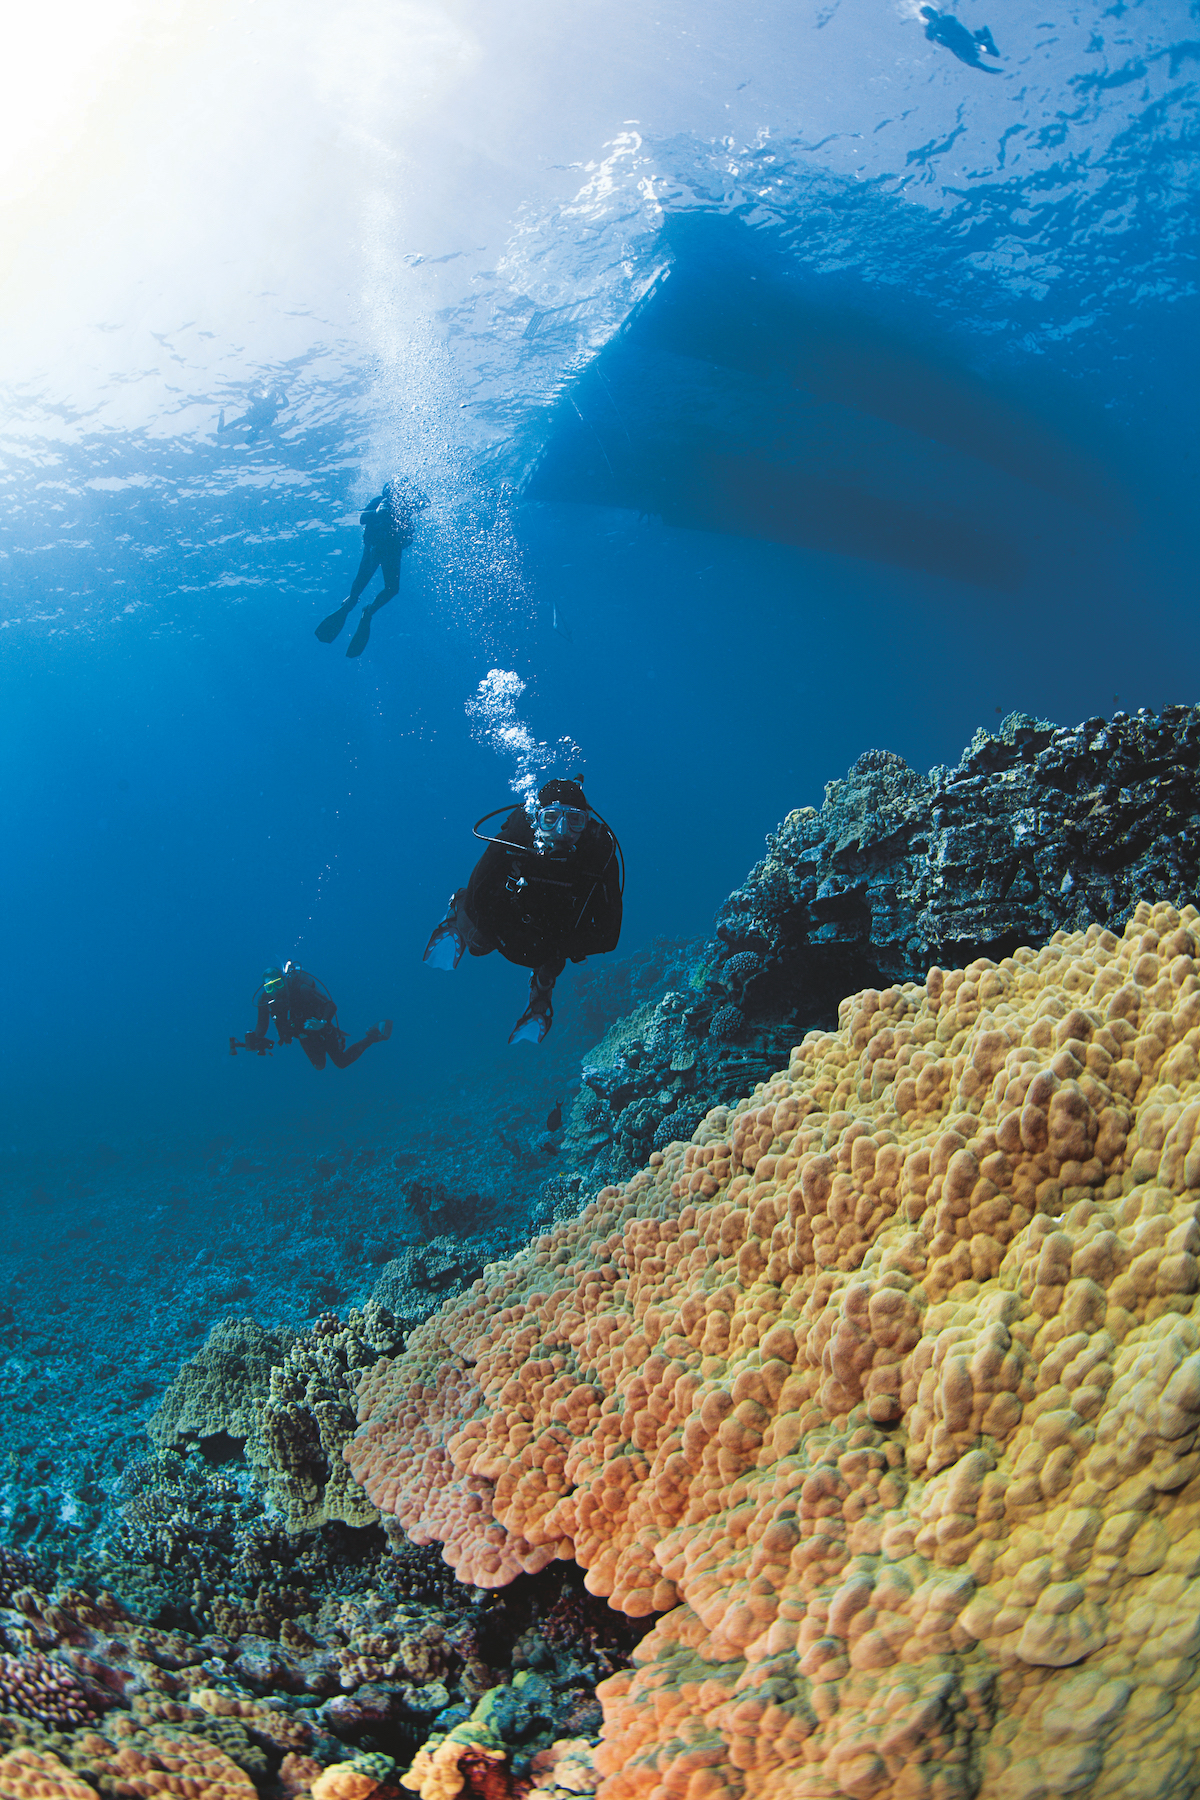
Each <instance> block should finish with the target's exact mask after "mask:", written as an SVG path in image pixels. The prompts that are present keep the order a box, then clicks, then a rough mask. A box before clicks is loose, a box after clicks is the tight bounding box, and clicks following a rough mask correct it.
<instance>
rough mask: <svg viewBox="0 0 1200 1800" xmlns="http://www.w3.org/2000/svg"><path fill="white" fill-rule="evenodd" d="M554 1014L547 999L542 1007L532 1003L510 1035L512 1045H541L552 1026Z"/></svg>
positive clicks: (509, 1039)
mask: <svg viewBox="0 0 1200 1800" xmlns="http://www.w3.org/2000/svg"><path fill="white" fill-rule="evenodd" d="M553 1023H554V1013H553V1011H552V1009H551V1006H550V1002H549V999H548V998H547V999H546V1000H545V1001H544V1002H543V1003H542V1005H541V1006H538V1005H537V1004H536V1003H534V1002H531V1003H530V1004H529V1005H528V1006H527V1007H526V1008H525V1011H524V1012H523V1013H522V1014H521V1016H520V1018H519V1019H518V1020H517V1022H516V1024H515V1025H514V1026H513V1028H512V1030H511V1031H510V1032H509V1034H508V1041H509V1043H510V1044H540V1043H541V1041H542V1039H543V1038H544V1037H545V1035H546V1033H547V1032H548V1031H549V1029H550V1027H551V1025H553Z"/></svg>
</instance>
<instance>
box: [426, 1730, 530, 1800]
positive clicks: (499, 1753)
mask: <svg viewBox="0 0 1200 1800" xmlns="http://www.w3.org/2000/svg"><path fill="white" fill-rule="evenodd" d="M468 1729H469V1728H468ZM401 1781H402V1783H403V1785H404V1786H405V1787H406V1788H413V1789H414V1790H415V1791H416V1792H417V1793H418V1794H420V1796H421V1800H458V1796H459V1795H460V1794H467V1795H468V1796H472V1797H473V1800H512V1787H511V1780H510V1776H509V1769H508V1753H507V1751H506V1750H505V1749H504V1748H503V1746H502V1745H496V1744H489V1743H484V1742H472V1741H469V1739H468V1737H467V1736H465V1735H464V1733H463V1728H462V1727H459V1730H458V1732H457V1733H455V1732H451V1733H450V1735H449V1736H448V1737H445V1738H442V1739H441V1741H440V1742H438V1741H435V1740H431V1741H430V1742H429V1743H428V1744H423V1745H422V1746H421V1748H420V1749H419V1750H418V1751H417V1754H416V1755H415V1756H414V1758H413V1761H412V1767H411V1768H410V1769H409V1771H408V1774H407V1775H403V1776H401Z"/></svg>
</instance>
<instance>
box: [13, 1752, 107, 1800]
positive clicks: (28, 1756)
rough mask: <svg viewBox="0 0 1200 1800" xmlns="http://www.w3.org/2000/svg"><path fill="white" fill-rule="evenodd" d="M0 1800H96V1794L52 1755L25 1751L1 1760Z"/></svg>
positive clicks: (14, 1753)
mask: <svg viewBox="0 0 1200 1800" xmlns="http://www.w3.org/2000/svg"><path fill="white" fill-rule="evenodd" d="M0 1800H96V1790H95V1788H93V1787H89V1786H88V1784H87V1782H86V1781H79V1780H78V1779H77V1778H76V1777H75V1776H74V1775H72V1773H71V1771H70V1769H67V1768H64V1766H63V1764H62V1763H60V1762H59V1760H58V1758H57V1756H53V1755H52V1754H51V1753H50V1751H48V1750H40V1751H39V1750H30V1749H28V1748H27V1747H22V1748H21V1749H18V1750H10V1751H9V1752H8V1754H7V1755H6V1756H0Z"/></svg>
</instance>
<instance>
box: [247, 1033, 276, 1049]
mask: <svg viewBox="0 0 1200 1800" xmlns="http://www.w3.org/2000/svg"><path fill="white" fill-rule="evenodd" d="M270 1041H271V1040H270V1038H269V1037H267V1035H266V1033H265V1032H264V1033H263V1034H262V1035H261V1036H260V1035H259V1033H258V1032H257V1031H248V1032H247V1033H246V1038H245V1043H246V1048H247V1050H257V1051H259V1052H261V1051H263V1050H265V1049H266V1047H267V1045H268V1044H269V1043H270Z"/></svg>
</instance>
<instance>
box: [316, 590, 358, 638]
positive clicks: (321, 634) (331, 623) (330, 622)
mask: <svg viewBox="0 0 1200 1800" xmlns="http://www.w3.org/2000/svg"><path fill="white" fill-rule="evenodd" d="M349 617H350V603H349V601H343V603H342V605H341V606H339V607H338V609H337V611H336V612H331V613H330V615H329V617H328V618H327V619H322V620H321V623H320V624H319V625H318V626H317V629H316V630H315V631H314V633H313V636H314V637H318V638H320V640H321V642H322V643H323V644H332V642H333V640H334V638H335V637H337V635H338V633H339V632H340V631H341V629H342V626H343V625H344V624H345V623H346V620H347V619H348V618H349Z"/></svg>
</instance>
